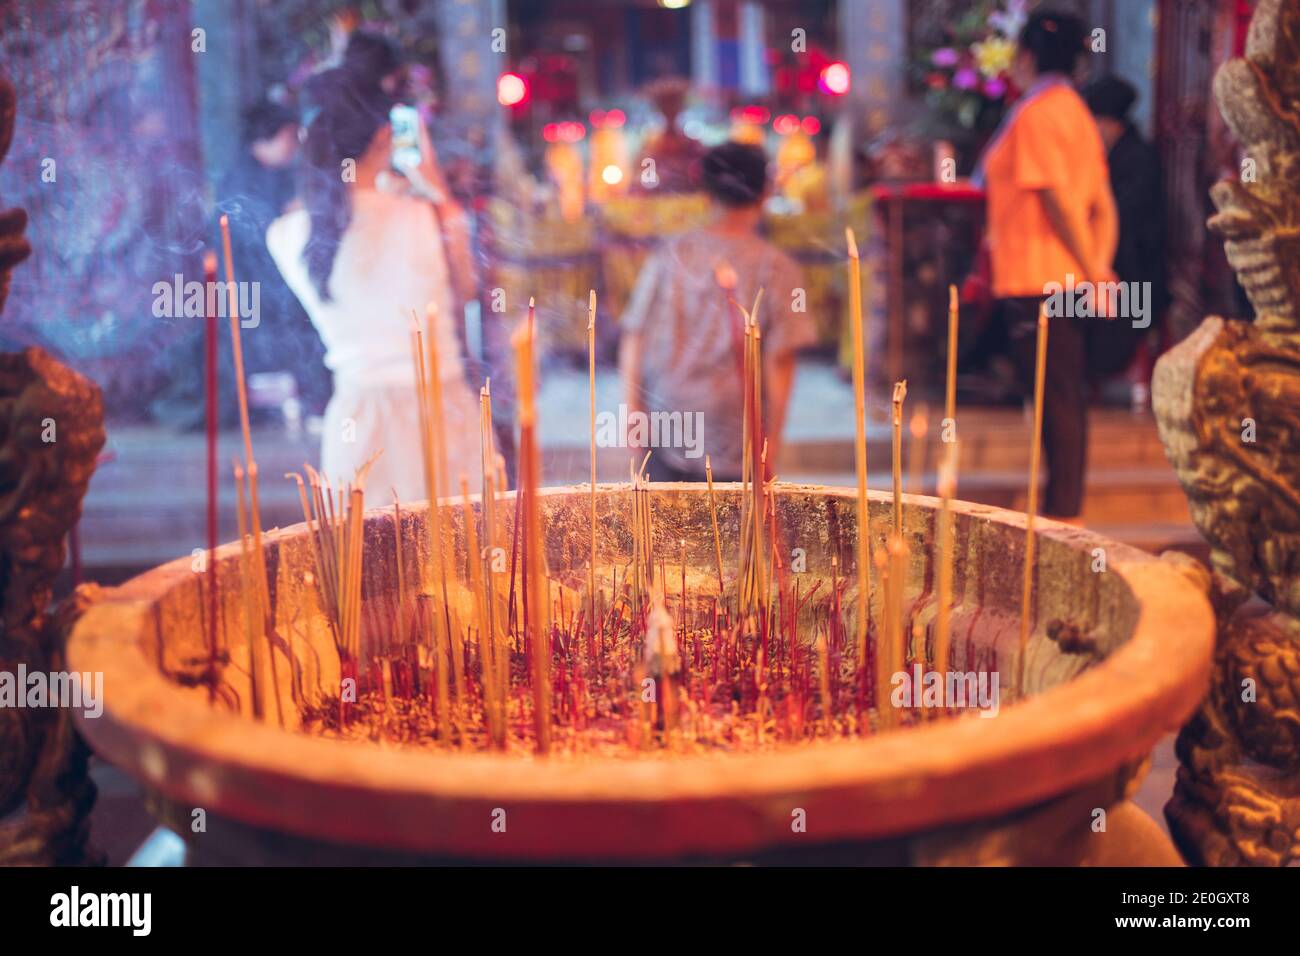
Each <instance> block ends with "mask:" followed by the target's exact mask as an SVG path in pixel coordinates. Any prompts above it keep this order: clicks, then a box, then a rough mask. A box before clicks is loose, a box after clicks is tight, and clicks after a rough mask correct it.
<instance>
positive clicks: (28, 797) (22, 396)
mask: <svg viewBox="0 0 1300 956" xmlns="http://www.w3.org/2000/svg"><path fill="white" fill-rule="evenodd" d="M13 127H14V90H13V86H12V85H11V84H10V83H9V82H8V80H6V79H5V78H3V77H0V161H3V159H4V156H5V153H6V152H8V148H9V144H10V142H11V140H12V136H13ZM26 226H27V216H26V214H25V213H24V212H23V210H21V209H10V210H6V211H3V212H0V310H3V308H4V303H5V299H6V297H7V293H8V289H9V275H10V271H11V270H12V269H13V267H14V266H16V265H18V264H19V263H20V262H22V261H23V260H24V259H25V258H27V256H28V255H29V254H30V251H31V249H30V247H29V245H28V243H27V240H26V239H25V238H24V236H23V232H24V230H25V228H26ZM103 420H104V412H103V400H102V398H101V396H100V391H99V388H98V387H97V386H95V385H94V384H93V383H91V382H89V381H88V380H86V379H85V378H83V377H82V376H80V375H78V374H77V373H75V372H73V371H72V370H71V369H69V368H67V367H65V366H63V365H61V364H60V363H59V362H57V361H55V360H54V359H53V358H51V357H50V356H49V355H48V354H46V353H45V352H44V351H42V350H41V349H38V348H29V349H26V350H24V351H22V352H17V353H11V352H5V353H0V672H8V673H10V674H15V673H17V671H18V667H19V665H24V666H25V667H26V669H27V672H28V673H31V672H34V671H44V672H47V673H48V672H53V671H60V670H63V668H64V665H63V647H64V641H65V638H66V636H67V633H68V630H69V629H70V627H71V624H72V622H73V621H74V620H75V619H76V616H77V614H78V612H79V610H80V609H81V608H82V607H83V606H84V604H85V602H86V601H88V600H89V599H90V596H91V594H92V591H91V590H90V589H79V590H78V593H77V594H76V595H74V597H73V598H72V599H70V600H68V601H65V602H63V604H62V605H61V606H60V607H59V608H58V609H57V610H54V611H52V610H51V608H50V599H51V594H52V591H53V586H54V580H55V577H56V576H57V575H58V573H59V570H60V568H62V567H63V562H64V545H63V543H64V540H65V539H66V538H67V535H68V532H69V531H70V530H71V529H72V527H73V526H74V525H75V524H76V522H77V520H78V518H79V517H80V516H81V499H82V497H83V496H84V495H85V493H86V486H87V485H88V484H89V482H90V476H91V474H92V473H93V471H94V469H95V460H96V457H97V456H98V454H99V451H100V449H101V448H102V447H103V444H104V424H103ZM87 757H88V751H87V750H86V747H85V745H84V744H83V743H82V742H81V740H80V738H79V737H77V735H76V733H75V732H74V731H73V727H72V718H71V713H70V712H69V711H68V710H66V709H59V708H23V707H0V864H66V863H81V862H85V861H86V851H85V842H86V839H85V838H86V817H87V814H88V813H89V809H90V806H91V804H92V803H93V802H94V799H95V791H94V786H93V784H92V783H91V782H90V780H89V778H88V777H87V775H86V761H87Z"/></svg>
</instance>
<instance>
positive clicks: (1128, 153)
mask: <svg viewBox="0 0 1300 956" xmlns="http://www.w3.org/2000/svg"><path fill="white" fill-rule="evenodd" d="M1083 98H1084V101H1085V102H1086V103H1087V104H1088V108H1089V109H1090V110H1091V111H1092V114H1093V116H1094V117H1095V118H1096V120H1097V129H1098V130H1099V131H1100V132H1101V138H1102V141H1103V142H1104V143H1105V144H1106V151H1107V160H1108V162H1109V165H1110V186H1111V192H1113V193H1114V194H1115V205H1116V207H1117V209H1118V211H1119V245H1118V247H1117V248H1116V250H1115V264H1114V268H1115V275H1116V276H1117V277H1118V278H1119V280H1120V281H1121V282H1145V283H1150V286H1149V294H1148V295H1147V296H1146V297H1145V300H1146V301H1147V302H1148V303H1150V305H1151V312H1150V314H1149V315H1148V316H1147V317H1146V319H1145V322H1147V323H1149V324H1154V323H1155V322H1156V321H1158V319H1159V317H1160V316H1161V315H1163V313H1164V311H1165V309H1166V308H1167V307H1168V305H1169V286H1168V279H1167V273H1166V262H1165V203H1164V177H1163V175H1162V173H1161V169H1160V155H1159V153H1158V152H1157V151H1156V149H1155V147H1154V146H1152V145H1151V144H1150V143H1148V142H1147V141H1146V140H1144V139H1143V138H1142V134H1141V133H1139V132H1138V130H1137V127H1136V126H1134V125H1133V122H1132V120H1131V119H1130V118H1129V114H1130V111H1131V110H1132V109H1133V104H1134V103H1135V102H1136V101H1137V90H1135V89H1134V88H1133V86H1132V85H1131V84H1129V83H1128V82H1126V81H1125V80H1122V79H1120V78H1119V77H1117V76H1105V77H1101V78H1100V79H1097V80H1094V81H1093V82H1092V83H1090V84H1089V85H1088V86H1086V87H1085V88H1084V91H1083ZM1147 331H1148V328H1147V327H1144V324H1143V322H1142V321H1125V320H1117V321H1111V322H1106V321H1098V322H1089V323H1088V324H1087V332H1088V377H1089V378H1090V379H1091V380H1092V381H1093V382H1095V383H1100V382H1102V381H1104V380H1105V379H1107V378H1110V377H1111V376H1113V375H1117V374H1119V373H1120V372H1123V371H1124V370H1125V369H1127V368H1128V367H1129V365H1130V364H1132V361H1133V357H1134V355H1135V353H1136V352H1137V349H1138V346H1139V345H1140V344H1141V342H1142V340H1143V339H1144V338H1145V337H1146V335H1147Z"/></svg>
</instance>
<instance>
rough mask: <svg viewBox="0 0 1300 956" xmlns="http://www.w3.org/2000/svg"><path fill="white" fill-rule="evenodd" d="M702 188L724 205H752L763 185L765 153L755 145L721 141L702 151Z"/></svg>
mask: <svg viewBox="0 0 1300 956" xmlns="http://www.w3.org/2000/svg"><path fill="white" fill-rule="evenodd" d="M703 178H704V189H705V191H706V192H708V194H709V195H710V196H712V197H713V198H714V199H716V200H717V201H718V202H720V203H722V205H724V206H731V207H733V208H734V207H740V206H752V205H753V204H754V203H756V202H759V201H761V200H762V198H763V192H764V190H766V189H767V156H766V155H764V153H763V151H762V150H761V149H760V148H759V147H757V146H750V145H748V144H745V143H723V144H722V145H721V146H715V147H713V149H711V150H709V151H708V152H707V153H705V154H704V162H703Z"/></svg>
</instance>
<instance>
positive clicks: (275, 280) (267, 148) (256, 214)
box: [217, 98, 330, 425]
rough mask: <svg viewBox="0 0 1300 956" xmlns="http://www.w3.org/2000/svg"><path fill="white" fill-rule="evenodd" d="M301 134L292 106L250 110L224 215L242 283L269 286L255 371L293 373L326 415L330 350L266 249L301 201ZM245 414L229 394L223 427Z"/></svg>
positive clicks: (261, 105) (221, 205) (251, 351)
mask: <svg viewBox="0 0 1300 956" xmlns="http://www.w3.org/2000/svg"><path fill="white" fill-rule="evenodd" d="M300 129H301V127H300V125H299V122H298V116H297V113H296V112H295V111H294V110H292V109H290V108H289V107H288V106H285V105H283V104H281V103H277V102H274V101H272V100H270V99H267V98H264V99H262V100H260V101H258V102H257V103H255V104H254V105H253V106H251V107H250V108H249V109H248V110H247V111H246V112H245V113H244V141H245V143H246V144H247V148H246V149H245V151H244V152H243V153H242V155H241V156H240V158H239V160H238V162H236V163H235V165H234V166H233V167H232V168H231V169H230V170H229V171H228V172H227V173H226V174H225V175H224V176H223V177H222V178H221V182H220V184H219V185H218V187H217V210H218V212H221V213H225V214H226V215H228V216H229V218H230V244H231V250H232V255H233V256H234V260H235V278H236V279H238V280H247V281H255V282H258V283H260V284H261V292H260V295H261V303H262V312H263V317H264V319H265V321H266V322H267V325H266V327H265V329H263V330H261V331H258V330H253V329H250V330H248V331H246V332H245V333H244V335H243V336H242V338H243V347H244V363H245V366H246V369H247V372H248V374H250V375H252V374H256V373H258V372H282V371H283V372H290V373H291V374H292V375H293V377H294V382H295V386H296V388H297V392H298V398H299V399H300V400H301V401H302V402H303V405H304V406H305V408H306V410H307V411H308V412H310V413H311V414H320V413H321V412H322V411H323V410H324V408H325V404H326V402H328V401H329V396H330V382H329V375H328V374H327V372H326V369H325V366H324V357H325V351H324V349H323V348H322V347H321V344H320V338H319V336H317V335H316V332H315V331H314V330H313V328H312V325H311V322H310V321H309V320H308V318H307V314H306V312H305V311H304V310H303V308H302V305H301V304H300V303H299V302H298V299H297V298H296V297H295V296H294V294H293V292H292V291H291V290H290V289H289V287H288V285H287V284H286V283H285V281H284V279H283V277H282V276H281V275H280V272H279V270H278V269H277V267H276V264H275V262H274V261H273V260H272V258H271V256H270V253H269V252H268V250H267V248H266V230H267V228H268V227H269V226H270V225H271V223H272V222H274V221H275V220H276V219H277V218H279V216H281V215H282V214H283V213H284V212H285V210H286V209H287V208H288V206H289V204H290V203H291V202H292V201H293V197H294V175H295V169H296V165H297V160H298V147H299V131H300ZM222 358H223V364H226V363H229V362H231V361H232V359H231V358H230V357H229V355H227V354H225V353H224V352H223V355H222ZM232 374H233V369H232ZM229 380H230V379H229V377H224V376H223V378H222V381H229ZM227 391H228V390H227ZM237 414H238V409H237V406H236V403H235V401H234V395H233V394H226V393H224V392H223V414H222V418H223V422H224V423H225V424H227V425H233V424H234V423H235V421H236V418H235V417H234V416H235V415H237Z"/></svg>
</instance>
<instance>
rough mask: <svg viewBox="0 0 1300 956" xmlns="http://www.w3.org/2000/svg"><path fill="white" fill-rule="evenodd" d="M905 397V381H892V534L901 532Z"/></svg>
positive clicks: (900, 534)
mask: <svg viewBox="0 0 1300 956" xmlns="http://www.w3.org/2000/svg"><path fill="white" fill-rule="evenodd" d="M906 398H907V382H895V383H894V397H893V401H892V405H893V429H894V436H893V437H894V461H893V472H894V534H896V535H899V536H900V537H901V536H902V534H903V402H904V400H906Z"/></svg>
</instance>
